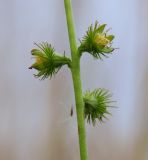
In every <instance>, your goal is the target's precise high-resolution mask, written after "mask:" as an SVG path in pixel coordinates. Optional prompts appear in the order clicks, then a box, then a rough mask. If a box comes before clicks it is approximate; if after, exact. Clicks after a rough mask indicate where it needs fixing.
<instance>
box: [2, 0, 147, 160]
mask: <svg viewBox="0 0 148 160" xmlns="http://www.w3.org/2000/svg"><path fill="white" fill-rule="evenodd" d="M72 3H73V9H74V17H75V23H76V31H77V38H78V39H79V38H81V37H82V36H83V35H84V33H85V31H86V30H87V28H88V26H89V25H90V24H91V23H94V22H95V20H98V21H99V22H100V23H107V24H108V28H109V27H112V30H111V31H110V33H113V34H115V35H116V39H115V41H114V46H115V47H119V48H120V49H119V50H116V51H115V53H114V54H113V55H112V56H110V58H108V59H104V60H103V61H97V60H94V59H93V58H92V57H91V56H89V55H88V54H85V55H84V56H83V58H82V60H81V62H82V63H81V69H82V72H81V74H82V81H83V89H84V91H85V90H86V89H95V88H99V87H102V88H107V89H109V90H111V91H112V92H113V93H114V97H113V99H114V100H116V101H117V104H116V105H117V106H118V108H117V109H112V110H111V112H112V114H113V116H112V117H109V121H106V123H104V124H98V125H97V126H96V127H92V126H90V125H87V139H88V147H89V157H90V160H147V159H148V125H147V124H148V116H147V113H148V97H147V95H148V85H147V82H148V54H147V53H148V41H147V37H148V29H147V28H148V18H147V16H148V1H147V0H110V1H109V0H91V1H90V0H72ZM42 41H48V42H49V43H51V44H53V46H54V47H55V48H56V50H57V51H58V52H61V53H63V52H64V51H66V54H67V55H69V56H70V54H69V53H70V52H69V42H68V34H67V26H66V19H65V13H64V5H63V1H61V0H0V160H58V159H60V160H78V159H79V147H78V137H77V126H76V125H77V124H76V115H75V113H74V116H73V117H70V110H71V106H75V104H74V95H73V87H72V81H71V75H70V72H69V70H68V69H67V68H66V67H64V68H62V69H61V70H60V72H59V73H58V74H57V75H56V76H55V77H54V78H53V79H52V80H49V79H47V80H45V81H39V80H38V79H35V78H34V77H33V73H35V71H33V70H28V67H29V66H30V65H31V64H32V63H33V59H32V58H31V55H30V50H31V49H32V48H33V47H34V45H33V43H34V42H42Z"/></svg>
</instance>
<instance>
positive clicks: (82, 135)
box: [64, 0, 88, 160]
mask: <svg viewBox="0 0 148 160" xmlns="http://www.w3.org/2000/svg"><path fill="white" fill-rule="evenodd" d="M64 2H65V12H66V18H67V26H68V33H69V41H70V48H71V57H72V65H71V72H72V78H73V85H74V92H75V101H76V110H77V123H78V134H79V146H80V157H81V160H88V154H87V144H86V131H85V119H84V102H83V95H82V86H81V76H80V56H79V54H78V48H77V43H76V38H75V29H74V22H73V15H72V6H71V0H64Z"/></svg>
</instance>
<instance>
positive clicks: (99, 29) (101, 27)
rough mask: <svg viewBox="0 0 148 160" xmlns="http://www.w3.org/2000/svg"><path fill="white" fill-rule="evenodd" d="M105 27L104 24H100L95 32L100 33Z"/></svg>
mask: <svg viewBox="0 0 148 160" xmlns="http://www.w3.org/2000/svg"><path fill="white" fill-rule="evenodd" d="M105 27H106V24H102V25H100V26H99V27H98V29H97V32H98V33H102V32H103V31H104V29H105Z"/></svg>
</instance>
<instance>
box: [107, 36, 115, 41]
mask: <svg viewBox="0 0 148 160" xmlns="http://www.w3.org/2000/svg"><path fill="white" fill-rule="evenodd" d="M106 38H107V39H108V40H109V41H110V42H111V41H113V39H114V38H115V36H114V35H108V36H106Z"/></svg>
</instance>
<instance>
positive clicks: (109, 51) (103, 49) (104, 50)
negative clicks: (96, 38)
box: [100, 47, 114, 53]
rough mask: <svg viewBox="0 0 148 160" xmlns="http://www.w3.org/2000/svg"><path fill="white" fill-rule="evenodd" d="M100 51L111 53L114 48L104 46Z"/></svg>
mask: <svg viewBox="0 0 148 160" xmlns="http://www.w3.org/2000/svg"><path fill="white" fill-rule="evenodd" d="M100 51H101V52H103V53H111V52H113V51H114V48H111V47H105V48H102V49H101V50H100Z"/></svg>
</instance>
